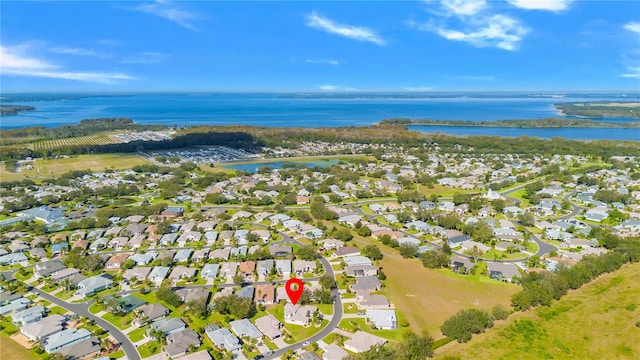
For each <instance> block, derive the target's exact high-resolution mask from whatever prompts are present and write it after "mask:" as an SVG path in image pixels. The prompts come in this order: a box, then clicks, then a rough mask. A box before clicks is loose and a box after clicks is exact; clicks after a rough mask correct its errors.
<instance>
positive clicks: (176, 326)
mask: <svg viewBox="0 0 640 360" xmlns="http://www.w3.org/2000/svg"><path fill="white" fill-rule="evenodd" d="M186 327H187V324H185V323H184V321H182V320H181V319H178V318H164V319H162V320H158V321H155V322H153V323H151V327H150V328H149V329H148V330H147V333H148V332H149V330H152V329H153V330H162V332H164V333H165V335H167V334H171V333H174V332H177V331H180V330H182V329H184V328H186Z"/></svg>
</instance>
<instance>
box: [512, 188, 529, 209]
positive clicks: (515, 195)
mask: <svg viewBox="0 0 640 360" xmlns="http://www.w3.org/2000/svg"><path fill="white" fill-rule="evenodd" d="M526 193H527V190H526V189H525V188H522V189H520V190H517V191H514V192H512V193H511V194H509V196H511V197H513V198H516V199H518V200H520V201H522V202H521V203H520V207H521V208H525V207H528V206H529V199H525V198H524V195H525V194H526Z"/></svg>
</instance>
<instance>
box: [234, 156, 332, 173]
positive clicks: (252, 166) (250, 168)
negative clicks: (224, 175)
mask: <svg viewBox="0 0 640 360" xmlns="http://www.w3.org/2000/svg"><path fill="white" fill-rule="evenodd" d="M339 162H340V160H338V159H331V160H310V161H299V162H298V161H295V162H294V161H286V160H283V161H269V162H259V163H255V162H252V163H240V164H233V165H223V166H222V167H223V168H227V169H234V170H243V171H247V172H250V173H256V172H258V169H260V168H261V167H265V166H268V167H270V168H272V169H282V168H283V167H286V166H305V167H315V166H319V167H329V166H331V165H336V164H338V163H339Z"/></svg>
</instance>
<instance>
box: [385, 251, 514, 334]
mask: <svg viewBox="0 0 640 360" xmlns="http://www.w3.org/2000/svg"><path fill="white" fill-rule="evenodd" d="M380 265H382V268H383V270H384V273H385V274H386V275H387V280H386V281H385V283H386V286H387V288H386V289H385V290H384V293H385V294H386V295H388V296H389V298H390V299H391V301H393V303H394V305H395V306H396V309H397V310H398V311H400V312H401V313H403V314H405V315H406V318H407V320H408V321H409V325H410V327H411V329H412V330H413V331H415V332H417V333H420V332H422V331H428V332H429V333H430V334H431V336H433V337H434V338H436V339H438V338H441V337H442V336H443V335H442V333H441V332H440V325H442V323H443V322H444V321H445V320H447V319H448V318H449V317H451V316H452V315H454V314H455V313H457V312H458V311H459V310H462V309H467V308H478V309H484V310H491V308H492V307H493V306H494V305H496V304H501V305H505V306H508V305H509V304H510V302H511V296H512V295H513V294H515V293H516V292H518V291H519V290H520V287H519V286H517V285H513V284H507V283H502V282H499V281H496V280H492V279H490V278H489V277H487V276H481V275H475V276H473V275H467V276H464V275H458V274H455V273H453V272H452V271H451V270H449V269H443V270H431V269H427V268H425V267H424V266H422V263H421V262H420V261H418V260H407V259H403V258H400V257H391V256H385V257H384V259H382V261H381V263H380Z"/></svg>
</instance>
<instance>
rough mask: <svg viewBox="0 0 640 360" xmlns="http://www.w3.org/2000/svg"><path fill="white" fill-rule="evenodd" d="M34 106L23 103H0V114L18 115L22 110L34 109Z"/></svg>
mask: <svg viewBox="0 0 640 360" xmlns="http://www.w3.org/2000/svg"><path fill="white" fill-rule="evenodd" d="M34 110H36V108H34V107H33V106H25V105H0V115H2V116H4V115H18V114H19V113H21V112H23V111H34Z"/></svg>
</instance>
